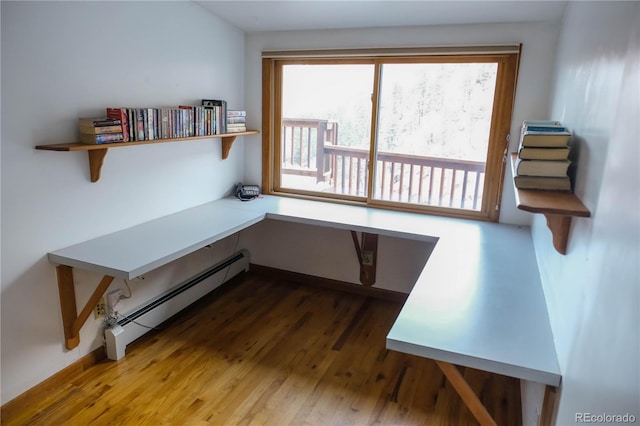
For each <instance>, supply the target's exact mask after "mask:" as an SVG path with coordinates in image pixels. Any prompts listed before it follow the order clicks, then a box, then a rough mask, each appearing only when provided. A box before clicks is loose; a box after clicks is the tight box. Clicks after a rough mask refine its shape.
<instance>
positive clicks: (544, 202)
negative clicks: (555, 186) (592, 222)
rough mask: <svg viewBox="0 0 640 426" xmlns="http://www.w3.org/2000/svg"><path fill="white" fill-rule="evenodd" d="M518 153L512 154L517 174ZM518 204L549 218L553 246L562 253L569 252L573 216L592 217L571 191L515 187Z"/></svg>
mask: <svg viewBox="0 0 640 426" xmlns="http://www.w3.org/2000/svg"><path fill="white" fill-rule="evenodd" d="M517 158H518V154H516V153H512V154H511V166H512V170H513V173H514V174H515V162H516V160H517ZM514 190H515V194H516V206H517V207H518V209H520V210H524V211H527V212H530V213H541V214H543V215H544V216H545V217H546V218H547V226H548V227H549V230H551V235H552V236H553V246H554V247H555V249H556V250H557V251H558V252H559V253H561V254H566V253H567V242H568V241H569V230H570V229H571V218H572V217H574V216H577V217H590V216H591V212H589V210H588V209H587V208H586V207H585V205H584V204H582V201H580V199H579V198H578V197H577V196H576V195H575V194H573V193H571V192H563V191H544V190H539V189H518V188H516V187H515V184H514Z"/></svg>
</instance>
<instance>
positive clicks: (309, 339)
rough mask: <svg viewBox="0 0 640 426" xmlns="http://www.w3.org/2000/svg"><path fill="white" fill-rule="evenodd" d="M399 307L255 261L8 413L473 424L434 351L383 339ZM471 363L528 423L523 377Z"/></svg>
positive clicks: (503, 403)
mask: <svg viewBox="0 0 640 426" xmlns="http://www.w3.org/2000/svg"><path fill="white" fill-rule="evenodd" d="M400 309H401V302H398V301H389V300H382V299H375V298H371V297H367V296H366V295H359V294H353V293H346V292H341V291H338V290H335V289H327V288H322V287H318V286H305V285H303V284H300V283H299V282H293V281H291V280H288V279H286V278H282V277H273V276H270V275H261V274H259V273H255V272H249V273H246V274H243V275H241V276H239V277H236V278H234V279H233V280H231V281H230V282H229V283H228V284H226V285H225V286H223V287H222V288H220V289H218V290H216V291H214V293H213V294H212V295H210V296H207V297H205V298H204V299H203V300H201V301H199V302H197V303H196V304H194V305H192V306H191V307H190V308H189V309H187V310H186V311H185V312H182V313H180V314H178V315H177V316H175V317H174V318H172V319H171V320H170V321H168V322H167V323H166V324H163V325H161V327H160V328H161V329H160V330H154V331H151V332H149V333H147V334H146V335H145V336H143V337H142V338H140V339H139V340H138V341H137V342H134V343H132V344H131V345H129V347H128V348H127V354H126V357H125V358H123V359H122V360H120V361H118V362H113V361H108V360H107V361H104V362H101V363H99V364H97V365H94V366H92V367H88V368H87V369H85V370H84V371H80V372H78V373H77V374H73V375H71V376H70V378H69V381H68V383H67V384H66V385H64V386H59V387H57V388H55V389H51V391H50V392H49V393H48V394H46V395H43V396H42V398H40V399H34V400H30V401H29V402H30V403H29V404H28V407H24V408H23V409H21V410H18V409H13V408H12V409H11V410H7V411H6V413H8V414H9V416H3V419H2V424H3V425H30V426H31V425H35V426H37V425H47V426H49V425H84V424H91V425H136V426H137V425H147V424H148V425H256V424H262V425H278V426H279V425H364V424H369V425H389V424H394V425H401V424H402V425H474V424H476V423H475V420H474V418H473V416H472V415H471V413H470V412H469V410H468V409H467V408H466V407H465V406H464V404H463V403H462V402H461V400H460V398H459V397H458V395H457V394H456V392H455V390H453V388H452V387H451V386H450V385H449V384H448V383H447V382H446V381H445V380H444V377H443V375H442V373H441V372H440V371H439V369H438V368H437V366H436V365H435V363H434V362H433V361H432V360H429V359H424V358H419V357H414V356H409V355H406V354H401V353H398V352H394V351H388V350H387V349H386V348H385V337H386V334H387V333H388V331H389V329H390V328H391V325H392V324H393V321H394V320H395V318H396V316H397V314H398V312H399V311H400ZM463 371H464V377H465V379H466V380H467V381H468V382H469V383H470V385H471V387H472V388H473V390H474V391H475V392H477V394H478V397H479V398H480V399H481V400H482V402H483V403H484V404H486V406H487V410H488V411H489V412H490V413H491V414H492V415H493V416H494V418H495V419H496V421H497V422H498V424H505V425H519V424H520V423H521V420H520V415H521V413H520V392H519V383H518V381H517V380H516V379H511V378H507V377H504V376H497V375H492V374H489V373H486V372H481V371H477V370H471V369H464V370H463ZM3 414H5V412H3Z"/></svg>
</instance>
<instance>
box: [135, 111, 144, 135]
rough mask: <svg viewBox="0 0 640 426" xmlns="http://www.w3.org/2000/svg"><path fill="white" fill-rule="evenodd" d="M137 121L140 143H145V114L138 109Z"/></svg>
mask: <svg viewBox="0 0 640 426" xmlns="http://www.w3.org/2000/svg"><path fill="white" fill-rule="evenodd" d="M135 111H136V121H137V123H138V130H137V134H138V140H139V141H143V140H145V138H144V137H145V133H144V114H143V113H142V109H140V108H136V110H135Z"/></svg>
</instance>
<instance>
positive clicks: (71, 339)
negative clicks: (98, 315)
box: [56, 265, 114, 349]
mask: <svg viewBox="0 0 640 426" xmlns="http://www.w3.org/2000/svg"><path fill="white" fill-rule="evenodd" d="M56 271H57V275H58V292H59V293H60V310H61V312H62V324H63V326H64V340H65V347H66V348H67V349H73V348H76V347H78V345H79V344H80V329H81V328H82V326H83V325H84V323H85V322H87V319H88V318H89V315H91V312H92V311H93V308H94V307H95V306H96V304H97V303H98V301H99V300H100V298H101V297H102V296H103V295H104V293H105V291H107V288H109V285H110V284H111V282H112V281H113V278H114V277H111V276H109V275H105V276H104V277H103V278H102V280H100V284H98V287H97V288H96V289H95V290H94V291H93V294H91V297H89V300H87V303H86V304H85V306H84V308H83V309H82V311H81V312H80V314H79V315H78V311H77V308H76V292H75V286H74V283H73V268H72V267H71V266H66V265H59V266H57V267H56Z"/></svg>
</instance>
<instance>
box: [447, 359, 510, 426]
mask: <svg viewBox="0 0 640 426" xmlns="http://www.w3.org/2000/svg"><path fill="white" fill-rule="evenodd" d="M436 364H438V367H440V370H442V372H443V373H444V375H445V377H446V378H447V380H449V383H451V386H453V388H454V389H455V390H456V392H458V395H460V398H461V399H462V401H463V402H464V403H465V405H466V406H467V407H468V408H469V410H470V411H471V414H473V417H475V418H476V420H477V421H478V423H480V425H481V426H496V425H497V423H496V422H495V420H493V417H491V414H489V412H488V411H487V409H486V408H485V407H484V405H482V401H480V399H479V398H478V396H477V395H476V394H475V392H474V391H473V389H471V386H469V384H468V383H467V381H466V380H465V379H464V377H463V376H462V373H460V371H459V370H458V368H457V367H456V366H455V365H453V364H449V363H448V362H444V361H436Z"/></svg>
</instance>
